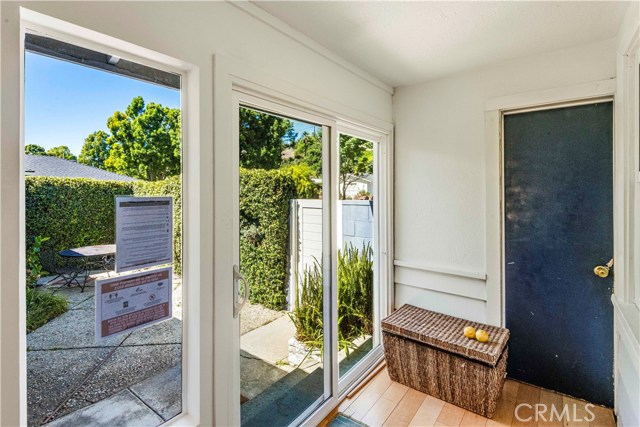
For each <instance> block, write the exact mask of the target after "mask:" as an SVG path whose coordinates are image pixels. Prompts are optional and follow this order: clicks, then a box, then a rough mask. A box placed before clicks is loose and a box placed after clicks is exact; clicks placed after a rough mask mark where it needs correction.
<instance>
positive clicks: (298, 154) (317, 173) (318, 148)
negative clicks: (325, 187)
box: [294, 132, 322, 178]
mask: <svg viewBox="0 0 640 427" xmlns="http://www.w3.org/2000/svg"><path fill="white" fill-rule="evenodd" d="M294 162H295V163H298V164H303V163H304V164H307V165H308V166H309V167H310V168H311V171H312V172H313V176H314V177H316V178H321V177H322V135H321V133H320V132H314V133H306V132H305V133H303V134H302V138H300V139H299V140H298V141H296V144H295V160H294Z"/></svg>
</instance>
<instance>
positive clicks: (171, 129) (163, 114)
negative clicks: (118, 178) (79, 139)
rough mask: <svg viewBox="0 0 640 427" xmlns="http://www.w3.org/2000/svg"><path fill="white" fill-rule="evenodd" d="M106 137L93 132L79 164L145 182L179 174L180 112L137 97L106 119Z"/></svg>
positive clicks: (87, 140)
mask: <svg viewBox="0 0 640 427" xmlns="http://www.w3.org/2000/svg"><path fill="white" fill-rule="evenodd" d="M107 127H108V128H109V131H110V132H111V133H110V134H109V133H107V132H104V131H96V132H93V133H92V134H91V135H89V136H88V137H87V138H86V139H85V143H84V145H83V147H82V151H81V153H80V159H81V160H80V161H81V162H82V163H85V164H88V165H92V166H96V167H99V168H102V169H106V170H108V171H111V172H115V173H120V174H123V175H128V176H132V177H135V178H140V179H144V180H148V181H158V180H162V179H164V178H166V177H168V176H172V175H178V174H179V173H180V171H181V149H180V148H181V135H180V109H178V108H168V107H163V106H162V105H160V104H156V103H153V102H150V103H149V104H145V102H144V100H143V99H142V97H141V96H137V97H135V98H133V100H132V101H131V104H129V106H128V107H127V108H126V109H125V111H116V112H115V113H113V115H112V116H111V117H109V118H108V119H107Z"/></svg>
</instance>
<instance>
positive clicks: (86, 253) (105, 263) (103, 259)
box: [58, 244, 116, 292]
mask: <svg viewBox="0 0 640 427" xmlns="http://www.w3.org/2000/svg"><path fill="white" fill-rule="evenodd" d="M115 254H116V245H113V244H111V245H93V246H82V247H80V248H72V249H65V250H63V251H60V252H58V255H60V256H61V257H63V258H76V259H81V260H82V263H83V266H82V268H83V270H84V281H83V282H82V285H80V289H81V291H80V292H84V288H85V286H86V285H87V278H88V277H89V271H90V270H91V267H93V266H96V261H92V259H93V258H100V259H99V260H98V261H97V265H98V266H100V267H102V268H103V269H104V270H105V271H107V272H108V271H109V270H110V268H109V267H110V264H111V261H112V260H113V257H114V256H115Z"/></svg>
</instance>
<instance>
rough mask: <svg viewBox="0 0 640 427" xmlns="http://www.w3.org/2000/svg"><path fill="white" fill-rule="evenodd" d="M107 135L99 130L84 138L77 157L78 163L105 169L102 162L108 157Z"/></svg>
mask: <svg viewBox="0 0 640 427" xmlns="http://www.w3.org/2000/svg"><path fill="white" fill-rule="evenodd" d="M108 138H109V134H108V133H106V132H105V131H102V130H99V131H96V132H93V133H92V134H91V135H89V136H88V137H86V138H85V140H84V145H83V146H82V150H81V151H80V155H79V156H78V163H82V164H85V165H89V166H93V167H96V168H100V169H105V166H104V162H105V160H107V158H108V157H109V143H108V142H107V139H108Z"/></svg>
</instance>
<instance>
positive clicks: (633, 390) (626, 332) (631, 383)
mask: <svg viewBox="0 0 640 427" xmlns="http://www.w3.org/2000/svg"><path fill="white" fill-rule="evenodd" d="M639 21H640V6H639V4H638V3H637V2H636V3H634V4H632V5H631V6H630V7H629V11H628V13H627V16H626V19H625V20H624V22H623V24H622V26H621V28H620V31H619V34H618V40H617V41H618V45H617V53H618V54H617V61H618V63H617V93H616V143H617V147H618V148H619V150H618V152H617V153H616V164H617V166H619V169H620V173H618V174H617V176H616V178H617V184H618V188H619V192H618V194H617V200H618V203H617V205H618V206H623V207H624V209H619V210H618V215H617V217H616V220H617V221H618V223H619V224H624V227H623V230H622V236H620V237H619V238H618V240H619V241H620V242H619V243H620V244H619V245H616V246H617V254H616V263H617V267H616V286H615V288H616V291H615V295H614V297H613V298H612V301H613V303H614V315H615V341H614V342H615V347H614V348H615V369H614V377H615V386H616V388H615V400H616V414H617V416H618V425H619V426H624V427H632V426H640V307H639V303H640V298H639V296H640V274H639V273H640V265H639V264H640V218H638V214H637V212H638V209H640V203H639V202H640V173H639V172H638V170H640V161H639V160H638V158H639V157H638V156H639V154H640V147H639V146H638V134H639V132H640V122H638V111H639V110H638V108H639V99H638V98H640V89H639V80H638V78H639V76H640V71H639V70H638V63H639V61H638V55H640V24H639ZM618 261H620V262H618ZM620 266H622V269H623V270H622V271H621V272H620V273H622V274H619V271H618V267H620Z"/></svg>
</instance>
